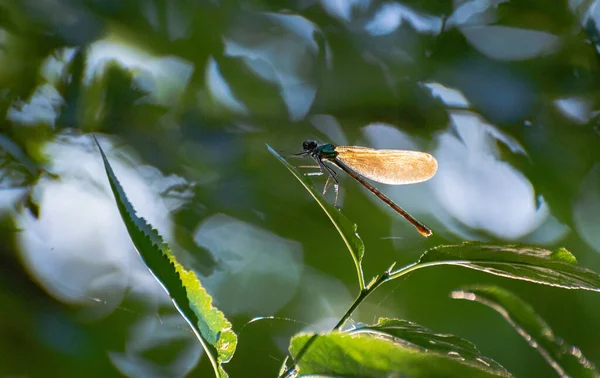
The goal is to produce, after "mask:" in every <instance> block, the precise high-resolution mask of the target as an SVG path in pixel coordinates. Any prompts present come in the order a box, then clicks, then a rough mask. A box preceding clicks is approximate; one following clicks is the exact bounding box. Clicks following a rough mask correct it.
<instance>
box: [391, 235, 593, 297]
mask: <svg viewBox="0 0 600 378" xmlns="http://www.w3.org/2000/svg"><path fill="white" fill-rule="evenodd" d="M576 263H577V260H576V259H575V256H573V255H572V254H571V253H569V251H567V250H566V249H564V248H560V249H559V250H558V251H556V252H552V251H549V250H547V249H543V248H538V247H531V246H524V245H505V246H499V245H490V244H484V243H479V242H465V243H462V244H458V245H447V246H438V247H435V248H432V249H430V250H428V251H427V252H425V253H424V254H423V255H422V256H421V258H420V259H419V261H418V262H417V263H415V264H413V265H409V266H408V267H404V268H401V269H399V270H396V271H394V272H392V273H390V279H392V278H398V277H400V276H402V275H404V274H406V273H409V272H411V271H414V270H416V269H421V268H425V267H429V266H436V265H457V266H462V267H465V268H470V269H475V270H480V271H482V272H486V273H489V274H494V275H497V276H502V277H507V278H512V279H515V280H522V281H529V282H535V283H538V284H542V285H549V286H557V287H562V288H565V289H581V290H592V291H600V275H598V274H597V273H595V272H593V271H591V270H588V269H585V268H582V267H579V266H577V265H576Z"/></svg>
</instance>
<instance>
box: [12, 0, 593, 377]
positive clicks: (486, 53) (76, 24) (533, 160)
mask: <svg viewBox="0 0 600 378" xmlns="http://www.w3.org/2000/svg"><path fill="white" fill-rule="evenodd" d="M599 23H600V4H599V1H590V0H569V1H566V0H564V1H561V0H552V1H548V0H519V1H505V0H454V1H452V0H435V1H433V0H432V1H418V0H407V1H379V0H320V1H319V0H298V1H260V0H254V1H252V0H251V1H235V0H225V1H208V0H207V1H203V0H176V1H169V0H128V1H120V0H81V1H76V0H52V1H39V0H22V1H18V2H17V1H10V0H5V1H0V108H1V109H0V112H1V117H0V118H1V121H0V128H1V134H0V222H1V223H0V224H1V227H0V241H1V243H0V376H2V377H111V376H124V375H127V376H133V377H181V376H186V375H188V376H198V377H200V376H210V375H211V374H212V372H211V369H210V366H209V363H208V361H207V360H206V359H205V358H203V356H202V354H203V353H202V351H201V349H200V347H199V345H198V343H197V342H196V341H195V339H194V337H193V335H192V333H191V332H190V331H189V330H188V329H187V326H186V324H185V322H184V321H183V320H182V319H181V318H180V317H179V316H178V315H177V313H176V312H175V311H174V309H173V308H172V306H171V304H170V301H169V299H168V297H167V296H166V295H165V294H164V293H163V292H162V290H161V288H160V286H159V285H158V284H157V283H156V282H155V281H154V279H153V278H152V277H151V276H150V274H149V273H148V272H147V270H146V269H145V267H144V266H143V265H142V263H141V261H140V259H139V257H138V255H137V254H136V252H135V250H134V249H133V246H132V245H131V243H130V240H129V237H128V235H127V233H126V231H125V228H124V227H123V225H122V223H121V220H120V217H119V215H118V212H117V209H116V206H115V203H114V199H113V197H112V194H111V193H110V189H109V187H108V183H107V180H106V177H105V174H104V172H103V168H102V162H101V159H100V156H99V153H98V150H97V148H96V147H95V145H94V144H93V141H92V138H91V136H90V133H92V132H93V133H94V134H95V135H96V136H97V137H98V139H99V141H100V143H101V144H102V146H103V148H104V149H105V150H106V151H107V154H108V156H109V159H110V162H111V164H112V165H113V168H114V169H115V171H116V174H117V175H118V177H119V179H120V180H121V182H122V184H123V186H124V188H125V190H126V192H127V194H128V196H129V198H130V200H131V201H132V203H133V205H134V206H135V207H136V209H137V210H138V214H139V215H141V216H143V217H145V218H146V219H148V220H149V221H150V222H151V223H152V224H153V225H154V226H155V227H156V228H157V229H158V230H159V231H160V233H161V234H162V235H163V236H164V237H165V238H166V240H167V241H168V242H169V243H170V245H171V246H172V248H173V249H174V251H175V253H176V255H177V256H178V257H179V258H180V260H181V261H182V262H183V263H184V265H185V266H186V267H189V268H193V269H195V270H196V272H198V274H199V275H200V276H201V278H202V280H203V283H204V284H205V286H206V287H207V288H208V290H209V292H210V293H211V294H212V295H213V296H214V298H215V303H216V305H217V306H218V307H219V308H220V309H221V310H223V311H224V312H225V314H226V316H228V317H229V319H230V320H231V321H232V322H233V324H234V328H235V330H236V332H239V333H240V344H239V346H238V350H237V353H236V355H235V357H234V359H233V360H232V362H231V363H230V364H228V365H227V366H226V368H227V370H228V372H229V373H230V375H231V376H233V377H239V376H275V375H276V374H277V371H278V368H279V366H280V364H281V362H282V360H283V358H284V356H285V350H286V348H287V344H288V341H289V337H290V336H292V335H293V334H294V333H296V332H299V331H301V330H325V329H327V328H328V327H331V326H332V325H333V324H335V322H336V321H337V320H338V319H339V318H340V317H341V316H342V314H343V313H344V311H345V310H346V308H347V307H348V306H349V305H350V303H351V301H352V300H353V298H354V296H355V295H357V293H358V286H357V283H356V274H355V270H354V266H353V264H352V260H351V258H350V256H349V253H348V251H347V250H346V248H345V246H344V244H343V242H342V240H341V239H340V238H339V236H338V234H337V233H336V231H335V229H334V228H333V226H332V225H331V223H330V222H329V220H328V219H327V217H326V216H325V215H324V214H323V212H322V211H321V209H320V208H319V207H318V206H317V205H316V203H315V202H314V201H313V200H312V199H311V198H310V196H309V195H308V193H307V192H306V191H305V190H304V189H303V188H302V187H301V185H300V184H299V183H298V181H297V180H296V179H295V178H294V177H293V176H291V175H290V173H289V172H288V171H287V170H286V169H285V168H284V167H283V166H282V165H281V164H280V163H279V162H278V161H277V160H276V159H275V158H274V157H273V156H272V155H271V154H270V153H268V151H267V149H266V144H269V145H271V146H272V147H273V148H275V149H276V150H278V151H280V152H281V153H282V154H283V155H286V154H290V153H295V152H299V151H300V150H301V144H302V141H304V140H306V139H316V140H318V141H320V142H331V143H335V144H338V145H346V144H349V145H361V146H369V147H375V148H397V149H415V150H421V151H427V152H430V153H432V154H433V155H434V156H435V157H436V158H437V159H438V161H439V171H438V173H437V175H436V176H435V177H434V178H433V179H432V180H430V181H429V182H427V183H423V184H418V185H412V186H405V187H390V186H385V185H379V187H380V188H381V189H382V191H384V192H385V193H386V194H388V195H389V196H390V197H391V198H392V199H394V200H395V201H397V202H398V203H399V204H400V205H401V206H403V207H404V208H406V209H407V210H408V211H409V212H411V213H412V214H413V215H415V216H416V217H417V218H418V219H419V220H421V221H422V222H423V223H425V224H427V225H428V226H429V227H431V228H432V229H433V230H434V234H433V236H432V237H430V238H429V239H424V238H422V237H421V236H420V235H419V234H418V233H417V232H415V230H414V229H413V228H412V227H411V226H410V225H409V224H408V223H407V222H406V221H404V219H402V218H401V217H399V216H398V215H397V214H394V213H393V212H392V211H391V210H390V209H388V208H387V207H386V206H385V205H384V204H382V203H379V202H377V199H376V198H375V197H374V196H372V195H370V194H369V193H368V192H366V191H365V190H363V188H362V187H360V185H358V184H357V183H355V182H353V181H352V180H351V179H350V178H345V177H342V182H341V184H342V190H341V198H340V204H341V205H342V208H343V212H344V213H345V214H346V215H347V216H348V217H349V218H350V219H351V220H353V221H354V222H356V223H357V225H358V232H359V234H360V235H361V237H362V239H363V240H364V242H365V245H366V254H365V260H364V268H365V274H366V278H367V280H369V279H370V277H372V276H374V275H376V274H378V273H380V272H382V271H383V270H384V269H386V268H387V267H389V266H390V265H391V263H392V262H394V261H396V262H397V263H398V265H404V264H408V263H411V262H413V261H415V260H416V259H417V258H418V257H419V255H420V254H421V253H422V252H424V251H425V250H426V249H428V248H430V247H433V246H436V245H439V244H450V243H458V242H461V241H463V240H482V241H488V242H494V243H499V244H507V243H528V244H534V245H539V246H543V247H547V248H549V249H556V248H558V247H566V248H568V249H569V250H570V251H571V252H572V253H573V254H574V255H575V256H576V257H577V259H578V260H579V263H580V264H581V265H583V266H585V267H588V268H590V269H592V270H595V271H596V272H600V256H599V253H600V164H599V162H600V32H599V28H598V26H599ZM292 162H294V163H296V162H297V163H298V164H302V163H301V162H300V161H296V160H294V161H292ZM306 163H309V162H306ZM314 182H315V185H322V184H323V183H324V180H323V179H321V178H315V180H314ZM328 196H329V197H328V198H329V199H331V200H332V197H331V193H329V194H328ZM473 283H491V284H497V285H501V286H502V287H505V288H507V289H509V290H513V291H515V292H516V293H517V294H519V295H520V296H521V297H522V298H523V299H525V300H526V301H528V302H529V303H531V304H532V306H533V307H534V308H535V309H536V311H538V312H539V313H540V315H542V316H543V317H544V318H545V319H546V320H547V322H548V323H549V324H550V326H551V327H552V328H553V330H554V331H555V333H556V334H558V335H559V336H562V337H563V338H565V339H566V340H567V341H568V342H570V343H573V344H575V345H577V346H578V347H580V348H581V349H582V351H583V353H584V354H585V355H586V356H587V357H588V358H589V359H590V360H591V361H593V362H595V363H596V365H600V341H599V340H600V331H599V330H600V316H598V314H599V313H600V296H599V294H597V293H588V292H575V291H568V290H562V289H553V288H548V287H541V286H537V285H534V284H529V283H525V282H512V281H509V280H506V279H501V278H497V277H490V276H487V275H485V274H483V273H480V272H474V271H467V270H465V269H461V268H453V267H439V268H432V269H426V270H423V271H418V272H416V273H414V274H412V275H411V276H409V277H408V278H406V279H402V280H397V281H394V282H392V283H390V284H388V285H387V286H384V287H383V288H381V289H380V291H378V292H376V293H375V294H374V295H373V296H372V297H370V298H369V300H368V301H367V302H366V303H365V304H364V305H363V306H361V307H360V308H359V310H358V311H357V313H356V316H355V320H358V321H363V322H373V321H376V319H377V318H378V317H380V316H389V317H398V318H403V319H408V320H412V321H415V322H417V323H419V324H421V325H424V326H426V327H428V328H431V329H432V330H434V331H436V332H443V333H453V334H457V335H459V336H462V337H464V338H467V339H469V340H471V341H473V342H474V343H476V344H477V345H478V346H479V348H480V349H481V351H482V352H483V353H484V354H486V355H488V356H490V357H492V358H494V359H496V360H497V361H498V362H500V363H501V364H503V365H504V366H505V367H506V368H507V369H509V370H510V371H511V372H513V373H514V374H515V375H516V376H517V377H549V376H553V375H554V372H553V371H552V370H551V369H550V367H548V366H547V365H546V363H545V362H544V361H543V359H542V358H541V357H540V356H539V355H538V354H537V352H536V351H534V350H532V349H530V348H529V347H528V345H527V343H526V342H525V341H524V340H523V339H522V338H521V337H520V336H518V335H517V333H516V332H515V331H514V330H512V329H511V328H510V326H509V325H508V324H506V323H505V322H504V321H503V320H502V319H501V318H500V316H499V315H498V314H496V313H493V312H492V311H491V310H489V309H487V308H483V307H482V306H479V305H477V304H473V303H468V302H465V301H453V300H452V299H450V298H449V296H448V294H449V293H450V291H451V290H454V289H456V288H459V287H460V286H461V285H468V284H473ZM256 317H264V319H263V320H257V321H254V322H250V323H249V321H250V320H251V319H254V318H256ZM273 317H274V318H273Z"/></svg>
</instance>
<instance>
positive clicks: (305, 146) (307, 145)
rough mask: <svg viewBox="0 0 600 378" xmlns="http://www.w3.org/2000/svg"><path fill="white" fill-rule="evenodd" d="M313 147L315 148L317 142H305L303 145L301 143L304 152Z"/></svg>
mask: <svg viewBox="0 0 600 378" xmlns="http://www.w3.org/2000/svg"><path fill="white" fill-rule="evenodd" d="M315 147H317V142H315V141H314V140H305V141H304V143H302V148H303V149H304V151H310V150H312V149H314V148H315Z"/></svg>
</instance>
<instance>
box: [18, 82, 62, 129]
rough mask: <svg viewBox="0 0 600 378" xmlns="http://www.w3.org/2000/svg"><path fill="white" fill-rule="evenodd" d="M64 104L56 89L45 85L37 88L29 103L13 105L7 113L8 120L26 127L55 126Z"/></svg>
mask: <svg viewBox="0 0 600 378" xmlns="http://www.w3.org/2000/svg"><path fill="white" fill-rule="evenodd" d="M63 103H64V100H63V98H62V97H61V95H60V93H58V91H57V90H56V88H54V87H53V86H52V85H49V84H43V85H40V86H39V87H37V88H36V90H35V92H34V93H33V96H32V97H31V100H30V101H29V102H22V103H16V104H13V105H12V106H11V107H10V108H9V109H8V111H7V112H6V119H8V120H10V121H13V122H16V123H19V124H21V125H26V126H31V125H38V124H40V123H45V124H48V125H51V126H54V123H55V122H56V118H57V117H58V110H59V107H60V105H62V104H63Z"/></svg>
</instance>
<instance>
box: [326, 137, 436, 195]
mask: <svg viewBox="0 0 600 378" xmlns="http://www.w3.org/2000/svg"><path fill="white" fill-rule="evenodd" d="M335 151H336V152H337V153H338V155H337V159H338V160H339V161H341V162H342V163H343V164H345V165H346V166H348V168H350V169H352V170H353V171H355V172H356V173H358V174H360V175H361V176H364V177H366V178H368V179H370V180H373V181H377V182H381V183H384V184H389V185H403V184H414V183H418V182H422V181H426V180H429V179H430V178H431V177H433V175H435V173H436V172H437V168H438V164H437V160H435V158H434V157H433V156H431V155H430V154H428V153H426V152H419V151H403V150H376V149H372V148H366V147H356V146H337V147H336V148H335Z"/></svg>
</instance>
